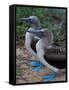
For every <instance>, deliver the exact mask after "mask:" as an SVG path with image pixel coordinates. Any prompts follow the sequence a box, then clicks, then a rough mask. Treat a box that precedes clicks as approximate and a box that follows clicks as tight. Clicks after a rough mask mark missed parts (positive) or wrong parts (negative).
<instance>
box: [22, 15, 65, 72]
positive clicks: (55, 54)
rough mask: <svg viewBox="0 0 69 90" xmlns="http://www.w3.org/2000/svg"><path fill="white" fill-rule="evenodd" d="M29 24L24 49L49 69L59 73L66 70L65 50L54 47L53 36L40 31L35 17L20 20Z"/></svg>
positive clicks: (45, 31)
mask: <svg viewBox="0 0 69 90" xmlns="http://www.w3.org/2000/svg"><path fill="white" fill-rule="evenodd" d="M22 20H23V21H26V22H28V23H29V24H30V28H29V29H28V30H27V32H26V35H25V46H26V49H27V50H28V51H29V52H30V53H31V54H32V55H34V56H37V57H38V58H39V61H40V62H41V63H42V64H44V65H45V66H46V67H48V68H49V69H51V70H53V71H54V72H56V73H60V71H61V69H64V68H66V64H67V61H66V49H65V48H62V47H60V46H57V45H54V44H53V43H54V41H53V34H52V32H50V31H49V30H44V29H41V27H40V20H39V19H38V17H37V16H30V17H28V18H22Z"/></svg>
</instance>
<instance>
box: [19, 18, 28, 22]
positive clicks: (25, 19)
mask: <svg viewBox="0 0 69 90" xmlns="http://www.w3.org/2000/svg"><path fill="white" fill-rule="evenodd" d="M20 21H26V22H29V18H21V19H20Z"/></svg>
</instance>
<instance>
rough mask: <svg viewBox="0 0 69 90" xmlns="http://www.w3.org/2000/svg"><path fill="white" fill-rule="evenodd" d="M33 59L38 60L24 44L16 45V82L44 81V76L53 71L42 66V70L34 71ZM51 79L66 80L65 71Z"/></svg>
mask: <svg viewBox="0 0 69 90" xmlns="http://www.w3.org/2000/svg"><path fill="white" fill-rule="evenodd" d="M31 60H36V58H35V57H34V56H31V55H30V54H29V53H28V51H27V50H26V48H25V47H23V45H17V46H16V83H17V84H20V83H35V82H44V81H43V79H42V76H44V75H48V74H49V73H51V70H50V69H48V68H47V67H42V68H41V71H40V72H33V71H32V66H31V65H30V62H31ZM51 81H65V73H64V74H62V75H59V76H56V78H55V79H53V80H51Z"/></svg>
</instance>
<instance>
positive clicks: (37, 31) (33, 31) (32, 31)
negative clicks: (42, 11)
mask: <svg viewBox="0 0 69 90" xmlns="http://www.w3.org/2000/svg"><path fill="white" fill-rule="evenodd" d="M27 32H30V33H33V34H37V33H42V32H43V31H41V30H28V31H27Z"/></svg>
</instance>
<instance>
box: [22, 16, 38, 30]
mask: <svg viewBox="0 0 69 90" xmlns="http://www.w3.org/2000/svg"><path fill="white" fill-rule="evenodd" d="M21 21H23V22H24V21H25V22H27V23H29V24H30V25H31V27H36V28H39V27H40V20H39V19H38V17H37V16H30V17H26V18H22V19H21Z"/></svg>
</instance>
